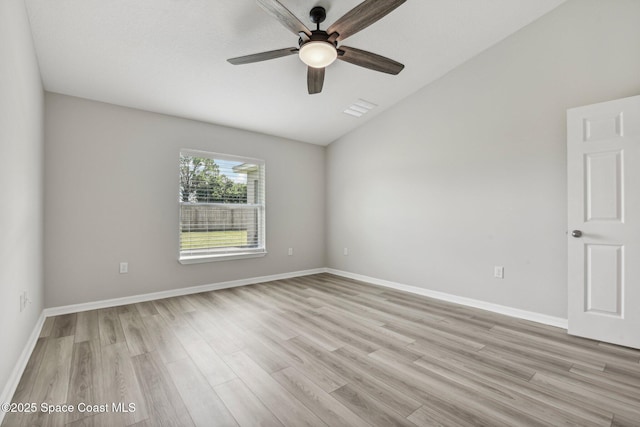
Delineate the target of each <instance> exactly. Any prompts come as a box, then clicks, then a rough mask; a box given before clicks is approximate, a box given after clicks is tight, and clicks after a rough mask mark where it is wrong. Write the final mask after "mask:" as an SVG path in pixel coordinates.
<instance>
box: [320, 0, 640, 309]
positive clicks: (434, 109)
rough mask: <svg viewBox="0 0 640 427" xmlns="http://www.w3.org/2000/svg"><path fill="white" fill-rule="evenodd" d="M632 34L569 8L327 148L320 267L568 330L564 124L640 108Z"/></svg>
mask: <svg viewBox="0 0 640 427" xmlns="http://www.w3.org/2000/svg"><path fill="white" fill-rule="evenodd" d="M639 22H640V1H637V0H608V1H601V0H573V1H569V2H567V3H565V4H563V5H562V6H560V7H559V8H558V9H556V10H554V11H552V12H551V13H550V14H548V15H546V16H544V17H542V18H541V19H539V20H538V21H536V22H534V23H532V24H531V25H529V26H527V27H525V28H524V29H522V30H521V31H519V32H518V33H516V34H514V35H513V36H511V37H509V38H507V39H505V40H504V41H502V42H501V43H499V44H497V45H496V46H494V47H492V48H491V49H488V50H487V51H485V52H483V53H482V54H480V55H478V56H477V57H475V58H474V59H472V60H470V61H469V62H467V63H466V64H464V65H462V66H461V67H459V68H458V69H456V70H454V71H453V72H451V73H449V74H448V75H446V76H445V77H443V78H442V79H440V80H439V81H437V82H435V83H433V84H431V85H429V86H427V87H425V88H424V89H422V90H420V91H419V92H417V93H415V94H414V95H413V96H411V97H410V98H408V99H406V100H405V101H403V102H402V103H400V104H399V105H397V106H395V107H393V108H392V109H390V110H388V111H387V112H385V113H384V114H382V115H381V116H379V117H378V118H376V120H375V121H373V122H371V123H368V124H366V125H364V126H363V127H361V128H360V129H358V130H356V131H354V132H352V133H351V134H349V135H347V136H345V137H343V138H341V139H339V140H338V141H336V142H334V143H333V144H331V145H330V146H329V148H328V152H327V166H326V170H327V172H326V176H327V193H328V197H327V208H326V209H327V229H328V233H329V234H328V242H327V257H328V266H329V267H332V268H336V269H340V270H345V271H349V272H352V273H358V274H364V275H367V276H371V277H375V278H380V279H385V280H390V281H395V282H399V283H403V284H408V285H414V286H418V287H422V288H427V289H431V290H436V291H442V292H447V293H450V294H454V295H459V296H464V297H468V298H475V299H478V300H483V301H488V302H492V303H497V304H503V305H507V306H511V307H514V308H519V309H524V310H529V311H534V312H539V313H544V314H548V315H552V316H559V317H565V318H566V315H567V308H566V307H567V296H566V295H567V287H566V275H567V269H566V253H567V245H566V235H565V231H566V227H567V220H566V212H567V201H566V199H567V192H566V176H565V174H566V167H565V163H566V148H565V141H566V126H565V112H566V109H567V108H570V107H575V106H580V105H585V104H591V103H596V102H600V101H606V100H611V99H616V98H621V97H626V96H631V95H637V94H640V25H638V23H639ZM344 247H348V248H349V255H348V256H343V255H342V250H343V248H344ZM494 265H502V266H504V267H505V278H504V280H500V279H494V278H493V266H494Z"/></svg>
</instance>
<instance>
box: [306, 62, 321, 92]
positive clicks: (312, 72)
mask: <svg viewBox="0 0 640 427" xmlns="http://www.w3.org/2000/svg"><path fill="white" fill-rule="evenodd" d="M323 84H324V68H313V67H308V68H307V89H309V95H313V94H314V93H320V92H322V85H323Z"/></svg>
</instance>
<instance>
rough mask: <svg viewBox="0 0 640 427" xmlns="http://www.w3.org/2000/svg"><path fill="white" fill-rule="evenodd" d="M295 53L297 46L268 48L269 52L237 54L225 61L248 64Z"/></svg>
mask: <svg viewBox="0 0 640 427" xmlns="http://www.w3.org/2000/svg"><path fill="white" fill-rule="evenodd" d="M296 53H298V49H297V48H295V47H289V48H286V49H278V50H270V51H269V52H261V53H254V54H253V55H246V56H239V57H237V58H231V59H227V61H228V62H230V63H231V64H233V65H241V64H250V63H252V62H260V61H266V60H269V59H276V58H280V57H283V56H289V55H294V54H296Z"/></svg>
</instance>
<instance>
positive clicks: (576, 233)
mask: <svg viewBox="0 0 640 427" xmlns="http://www.w3.org/2000/svg"><path fill="white" fill-rule="evenodd" d="M571 235H572V236H573V237H575V238H576V239H577V238H580V237H582V231H580V230H573V231H572V232H571Z"/></svg>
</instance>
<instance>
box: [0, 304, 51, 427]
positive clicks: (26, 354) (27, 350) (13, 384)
mask: <svg viewBox="0 0 640 427" xmlns="http://www.w3.org/2000/svg"><path fill="white" fill-rule="evenodd" d="M44 319H45V315H44V311H43V312H42V313H40V317H39V318H38V321H37V322H36V324H35V326H34V327H33V330H32V331H31V335H29V339H28V340H27V343H26V344H25V346H24V349H23V350H22V354H20V357H19V358H18V361H17V362H16V365H15V367H14V368H13V372H11V375H10V376H9V380H8V381H7V383H6V384H5V386H4V389H3V390H2V394H1V395H0V403H5V402H7V403H8V402H11V398H13V394H14V393H15V392H16V389H17V388H18V384H19V383H20V378H22V373H23V372H24V370H25V368H26V367H27V363H28V362H29V358H30V357H31V353H32V352H33V349H34V348H35V346H36V342H37V341H38V337H39V336H40V331H41V330H42V325H43V324H44ZM5 414H6V412H4V411H0V424H2V420H3V419H4V416H5Z"/></svg>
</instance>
